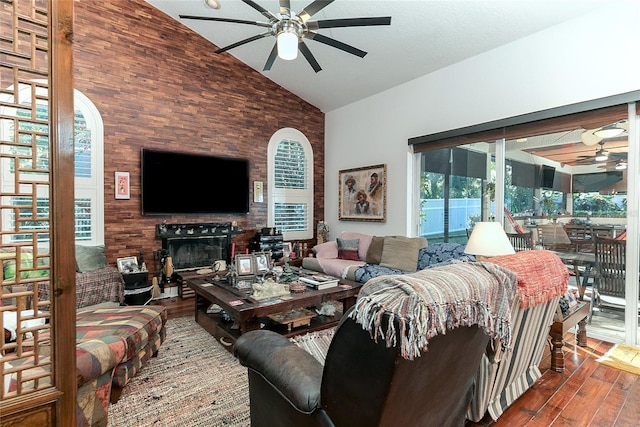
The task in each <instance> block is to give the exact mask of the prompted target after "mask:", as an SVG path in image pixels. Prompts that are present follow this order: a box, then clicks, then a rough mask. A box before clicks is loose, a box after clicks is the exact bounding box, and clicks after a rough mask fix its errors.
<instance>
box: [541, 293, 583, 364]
mask: <svg viewBox="0 0 640 427" xmlns="http://www.w3.org/2000/svg"><path fill="white" fill-rule="evenodd" d="M558 310H560V307H558ZM587 316H589V303H587V302H583V301H580V302H579V303H578V305H576V306H574V307H572V310H571V313H570V314H569V315H568V316H566V317H564V318H563V319H562V320H555V321H554V322H553V324H552V325H551V331H550V332H549V335H550V336H551V370H553V371H556V372H564V352H563V350H562V346H563V345H564V335H565V334H566V333H567V332H568V331H569V329H571V328H573V327H574V326H576V325H578V332H577V333H576V344H578V345H579V346H580V347H586V346H587V329H586V325H587Z"/></svg>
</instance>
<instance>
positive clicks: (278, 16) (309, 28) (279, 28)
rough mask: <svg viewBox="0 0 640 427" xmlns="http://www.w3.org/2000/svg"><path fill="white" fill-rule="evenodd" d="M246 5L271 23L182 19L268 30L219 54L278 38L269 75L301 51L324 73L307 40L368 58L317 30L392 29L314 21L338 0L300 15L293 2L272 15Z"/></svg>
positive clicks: (361, 21)
mask: <svg viewBox="0 0 640 427" xmlns="http://www.w3.org/2000/svg"><path fill="white" fill-rule="evenodd" d="M242 1H243V2H244V3H246V4H247V5H249V6H251V7H252V8H254V9H255V10H257V11H258V12H260V13H261V14H262V15H263V16H265V17H266V18H267V19H268V20H269V21H268V22H261V21H245V20H243V19H231V18H215V17H210V16H191V15H179V16H180V18H181V19H198V20H204V21H218V22H231V23H234V24H246V25H254V26H258V27H263V28H266V29H267V31H265V32H264V33H260V34H257V35H255V36H252V37H249V38H246V39H244V40H240V41H238V42H236V43H233V44H230V45H229V46H226V47H223V48H221V49H218V50H216V53H223V52H226V51H228V50H230V49H233V48H236V47H239V46H242V45H245V44H247V43H250V42H253V41H256V40H260V39H262V38H265V37H270V36H273V37H275V38H276V43H275V44H274V46H273V49H272V50H271V53H270V54H269V57H268V58H267V62H266V63H265V65H264V68H263V71H268V70H270V69H271V67H272V66H273V63H274V62H275V60H276V57H280V58H281V59H285V60H292V59H295V58H296V57H297V55H298V51H300V52H302V55H303V56H304V57H305V59H306V60H307V62H309V64H310V65H311V67H312V68H313V70H314V71H315V72H316V73H317V72H318V71H320V70H322V68H321V67H320V64H318V61H316V59H315V57H314V56H313V54H312V53H311V51H310V50H309V48H308V47H307V45H306V44H305V42H304V39H307V40H314V41H317V42H320V43H323V44H326V45H328V46H332V47H335V48H337V49H340V50H342V51H344V52H347V53H350V54H352V55H355V56H359V57H360V58H363V57H364V56H365V55H366V54H367V52H365V51H363V50H360V49H358V48H356V47H353V46H351V45H348V44H346V43H343V42H341V41H338V40H336V39H333V38H330V37H327V36H324V35H322V34H319V33H317V32H315V30H320V29H325V28H341V27H365V26H374V25H391V17H390V16H386V17H375V18H345V19H324V20H319V21H311V20H310V18H311V17H312V16H313V15H315V14H316V13H318V12H319V11H321V10H322V9H324V8H325V7H327V6H328V5H330V4H331V3H333V1H334V0H315V1H313V2H312V3H310V4H309V5H308V6H307V7H305V8H304V9H302V10H301V11H299V12H297V13H296V12H293V11H292V10H291V2H290V0H280V9H279V11H278V13H273V12H270V11H268V10H266V9H265V8H263V7H261V6H260V5H258V4H257V3H256V2H254V1H252V0H242Z"/></svg>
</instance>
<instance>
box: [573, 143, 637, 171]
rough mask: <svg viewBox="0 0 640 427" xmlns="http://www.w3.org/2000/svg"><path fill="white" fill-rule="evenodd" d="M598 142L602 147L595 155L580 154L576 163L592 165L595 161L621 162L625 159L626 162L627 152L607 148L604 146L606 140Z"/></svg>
mask: <svg viewBox="0 0 640 427" xmlns="http://www.w3.org/2000/svg"><path fill="white" fill-rule="evenodd" d="M598 144H599V145H600V148H599V149H597V150H596V152H595V154H594V155H589V156H579V157H578V161H577V162H576V164H578V165H590V164H593V163H603V162H606V163H614V164H615V163H616V162H619V161H622V160H624V161H625V163H626V160H627V153H625V152H612V151H609V150H606V149H605V148H604V144H605V141H600V142H599V143H598Z"/></svg>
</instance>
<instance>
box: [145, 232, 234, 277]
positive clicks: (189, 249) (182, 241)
mask: <svg viewBox="0 0 640 427" xmlns="http://www.w3.org/2000/svg"><path fill="white" fill-rule="evenodd" d="M156 237H158V238H160V239H162V249H164V250H166V251H167V254H168V256H170V257H171V260H172V262H173V268H174V270H175V271H186V270H196V269H200V268H211V266H212V265H213V263H214V262H215V261H217V260H224V261H226V262H229V261H230V251H229V247H230V246H231V224H230V223H227V222H225V223H206V224H164V223H163V224H158V225H156Z"/></svg>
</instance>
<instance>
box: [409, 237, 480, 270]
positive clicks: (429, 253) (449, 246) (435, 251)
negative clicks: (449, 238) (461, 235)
mask: <svg viewBox="0 0 640 427" xmlns="http://www.w3.org/2000/svg"><path fill="white" fill-rule="evenodd" d="M464 248H465V245H463V244H460V243H434V244H431V245H429V246H427V247H425V248H422V249H420V252H419V253H418V270H424V269H425V268H427V267H430V266H431V265H433V264H437V263H441V262H444V261H447V260H449V259H463V260H464V261H475V257H474V256H473V255H468V254H465V253H464Z"/></svg>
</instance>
